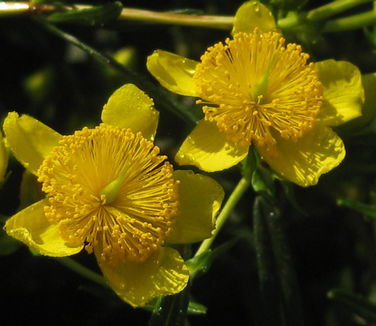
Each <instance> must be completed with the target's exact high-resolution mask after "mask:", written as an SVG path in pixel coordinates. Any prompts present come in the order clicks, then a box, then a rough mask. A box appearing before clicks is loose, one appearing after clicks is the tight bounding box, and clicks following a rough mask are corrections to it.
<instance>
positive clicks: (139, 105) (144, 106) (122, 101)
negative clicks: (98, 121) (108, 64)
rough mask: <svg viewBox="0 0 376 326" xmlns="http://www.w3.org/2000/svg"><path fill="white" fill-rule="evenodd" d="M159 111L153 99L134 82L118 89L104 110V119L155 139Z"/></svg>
mask: <svg viewBox="0 0 376 326" xmlns="http://www.w3.org/2000/svg"><path fill="white" fill-rule="evenodd" d="M158 119H159V112H158V111H157V110H155V109H154V102H153V100H152V99H151V98H150V97H149V96H147V95H146V94H145V93H144V92H143V91H141V90H140V89H139V88H137V87H136V86H135V85H133V84H126V85H124V86H122V87H120V88H119V89H117V90H116V91H115V92H114V93H113V94H112V95H111V96H110V98H109V99H108V102H107V104H106V105H105V106H104V108H103V111H102V121H103V122H104V123H107V124H109V125H112V126H116V127H120V128H130V129H131V130H132V131H133V132H134V133H137V132H139V131H140V132H141V133H142V135H143V136H144V137H145V138H147V139H154V136H155V133H156V130H157V126H158Z"/></svg>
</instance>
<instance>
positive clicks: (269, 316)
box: [253, 196, 284, 326]
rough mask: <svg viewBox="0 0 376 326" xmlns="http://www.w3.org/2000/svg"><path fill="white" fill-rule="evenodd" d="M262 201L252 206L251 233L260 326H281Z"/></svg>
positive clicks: (275, 277)
mask: <svg viewBox="0 0 376 326" xmlns="http://www.w3.org/2000/svg"><path fill="white" fill-rule="evenodd" d="M263 201H264V199H263V198H262V197H260V196H258V197H256V198H255V201H254V205H253V228H254V229H253V232H254V241H255V250H256V259H257V272H258V278H259V290H260V309H258V313H259V323H258V324H260V326H267V325H283V324H284V323H283V319H282V318H283V316H282V314H281V304H280V302H281V291H280V287H279V284H278V277H277V273H276V266H275V258H274V253H273V250H272V245H271V239H270V235H269V230H268V225H267V223H266V218H265V212H264V207H263V204H262V203H263Z"/></svg>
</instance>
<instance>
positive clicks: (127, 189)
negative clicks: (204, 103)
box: [3, 84, 224, 306]
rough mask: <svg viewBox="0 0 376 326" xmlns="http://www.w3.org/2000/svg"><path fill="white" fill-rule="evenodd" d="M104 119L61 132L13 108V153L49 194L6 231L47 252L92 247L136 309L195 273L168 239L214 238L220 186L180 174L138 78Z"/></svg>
mask: <svg viewBox="0 0 376 326" xmlns="http://www.w3.org/2000/svg"><path fill="white" fill-rule="evenodd" d="M102 121H103V123H102V124H100V125H99V126H97V127H95V128H87V127H85V128H83V129H82V130H79V131H76V132H75V133H74V134H73V135H68V136H61V135H60V134H58V133H57V132H55V131H53V130H52V129H50V128H49V127H47V126H46V125H44V124H43V123H41V122H39V121H38V120H35V119H34V118H32V117H30V116H27V115H22V116H19V115H18V114H17V113H15V112H10V113H9V114H8V116H7V118H6V119H5V121H4V126H3V128H4V131H5V135H6V139H7V142H8V144H9V147H10V149H11V151H12V153H13V154H14V156H15V157H16V158H17V159H18V161H20V162H21V163H22V164H23V165H24V166H25V167H26V168H27V169H28V170H29V171H30V172H32V173H34V174H35V175H36V176H37V177H38V180H39V181H40V182H41V183H42V189H43V191H44V192H45V193H46V195H47V198H45V199H43V200H41V201H39V202H37V203H35V204H33V205H31V206H29V207H27V208H25V209H24V210H22V211H20V212H18V213H17V214H16V215H14V216H13V217H11V218H10V219H9V220H8V221H7V222H6V225H5V230H6V232H7V233H8V234H9V235H10V236H12V237H14V238H16V239H18V240H20V241H22V242H24V243H25V244H26V245H28V246H29V247H31V248H33V249H34V250H37V251H38V252H39V253H41V254H43V255H47V256H53V257H62V256H69V255H73V254H75V253H78V252H79V251H81V250H82V249H83V248H85V249H86V251H87V252H89V253H91V252H94V254H95V256H96V258H97V261H98V263H99V266H100V268H101V270H102V271H103V274H104V276H105V277H106V279H107V280H108V282H109V284H110V286H111V287H112V288H113V289H114V291H115V292H116V293H117V294H118V295H119V296H120V297H121V298H122V299H123V300H125V301H126V302H128V303H129V304H131V305H132V306H142V305H144V304H145V303H146V302H148V301H149V300H150V299H152V298H154V297H156V296H163V295H170V294H174V293H177V292H180V291H182V290H183V289H184V287H185V286H186V284H187V282H188V278H189V272H188V268H187V267H186V266H185V264H184V260H183V258H182V257H181V256H180V254H179V252H178V251H177V250H176V249H174V248H173V247H171V246H169V247H166V246H164V245H165V244H166V243H168V244H174V243H190V242H196V241H201V240H202V239H204V238H207V237H210V235H211V231H212V230H213V226H214V218H215V215H216V213H217V212H218V210H219V208H220V205H221V202H222V199H223V195H224V194H223V190H222V188H221V186H220V185H219V184H218V183H216V182H215V181H214V180H213V179H211V178H209V177H206V176H203V175H199V174H194V173H193V172H192V171H174V170H173V167H172V165H171V164H170V163H168V162H167V161H166V156H163V155H161V154H160V153H159V148H158V147H157V146H155V145H154V144H153V143H152V142H151V141H150V140H149V139H153V138H154V134H155V131H156V128H157V123H158V112H157V111H156V110H155V109H154V108H153V101H152V100H151V99H150V98H149V97H148V96H147V95H146V94H145V93H143V92H142V91H141V90H139V89H138V88H137V87H136V86H134V85H132V84H127V85H124V86H123V87H121V88H120V89H118V90H117V91H115V93H114V94H113V95H112V96H111V97H110V99H109V101H108V103H107V104H106V105H105V107H104V109H103V111H102Z"/></svg>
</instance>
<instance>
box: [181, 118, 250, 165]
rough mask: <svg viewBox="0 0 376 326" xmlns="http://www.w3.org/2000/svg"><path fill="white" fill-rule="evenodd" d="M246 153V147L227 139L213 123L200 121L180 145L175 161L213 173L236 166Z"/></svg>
mask: <svg viewBox="0 0 376 326" xmlns="http://www.w3.org/2000/svg"><path fill="white" fill-rule="evenodd" d="M247 153H248V146H245V145H242V144H240V143H235V142H233V141H231V140H229V139H227V138H226V136H225V134H224V133H222V132H221V131H220V130H219V129H218V128H217V126H216V125H215V124H214V123H211V122H209V121H205V120H201V121H199V123H198V124H197V126H196V128H195V129H193V131H192V132H191V134H190V135H188V137H187V138H186V139H185V141H184V143H183V144H182V145H181V147H180V149H179V151H178V153H177V154H176V157H175V160H176V162H177V163H179V164H180V165H194V166H196V167H198V168H200V169H201V170H203V171H207V172H214V171H220V170H224V169H227V168H230V167H232V166H234V165H236V164H238V163H239V162H240V161H242V160H243V159H244V158H245V157H246V156H247Z"/></svg>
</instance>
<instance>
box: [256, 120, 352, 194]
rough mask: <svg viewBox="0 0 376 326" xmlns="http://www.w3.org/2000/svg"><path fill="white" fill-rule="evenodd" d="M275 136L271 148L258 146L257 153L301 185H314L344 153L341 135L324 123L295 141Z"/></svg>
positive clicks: (285, 176)
mask: <svg viewBox="0 0 376 326" xmlns="http://www.w3.org/2000/svg"><path fill="white" fill-rule="evenodd" d="M275 138H276V140H277V144H276V146H275V148H274V151H267V150H266V148H264V147H260V148H258V150H259V152H260V154H261V155H262V157H263V159H264V160H265V161H266V162H268V164H269V165H270V166H271V167H272V168H273V169H274V170H275V171H276V172H278V173H279V174H280V175H281V176H282V177H284V178H285V179H287V180H290V181H292V182H294V183H296V184H298V185H300V186H303V187H307V186H312V185H315V184H316V183H317V182H318V180H319V177H320V176H321V175H322V174H324V173H326V172H329V171H330V170H332V169H333V168H335V167H336V166H337V165H338V164H339V163H341V161H342V160H343V159H344V157H345V147H344V145H343V142H342V140H341V138H339V137H338V136H337V134H336V133H335V132H334V131H333V130H332V129H330V128H329V127H326V126H322V125H319V126H317V127H316V128H314V129H313V130H311V131H310V132H308V133H307V134H305V135H304V136H303V137H302V138H300V139H299V140H298V141H297V142H293V141H289V140H285V139H283V138H281V137H275Z"/></svg>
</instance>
